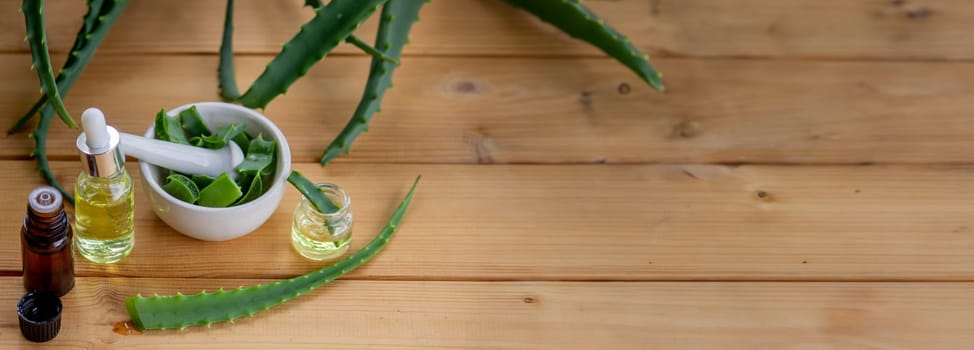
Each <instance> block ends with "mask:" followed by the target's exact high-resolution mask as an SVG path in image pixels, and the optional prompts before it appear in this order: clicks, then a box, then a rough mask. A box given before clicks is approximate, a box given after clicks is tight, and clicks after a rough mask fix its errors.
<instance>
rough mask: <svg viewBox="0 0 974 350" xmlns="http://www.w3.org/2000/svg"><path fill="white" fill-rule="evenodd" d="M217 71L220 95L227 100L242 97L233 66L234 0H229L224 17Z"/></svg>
mask: <svg viewBox="0 0 974 350" xmlns="http://www.w3.org/2000/svg"><path fill="white" fill-rule="evenodd" d="M216 73H217V76H218V78H219V81H220V82H219V89H220V96H222V97H223V99H224V100H227V101H236V100H237V99H238V98H240V90H239V89H237V78H236V74H235V73H234V68H233V0H227V11H226V17H225V18H224V19H223V40H222V41H221V42H220V65H219V66H218V67H217V72H216Z"/></svg>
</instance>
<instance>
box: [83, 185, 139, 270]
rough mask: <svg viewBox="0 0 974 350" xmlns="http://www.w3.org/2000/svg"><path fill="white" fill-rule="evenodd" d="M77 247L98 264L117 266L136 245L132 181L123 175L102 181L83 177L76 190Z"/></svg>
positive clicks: (87, 257)
mask: <svg viewBox="0 0 974 350" xmlns="http://www.w3.org/2000/svg"><path fill="white" fill-rule="evenodd" d="M74 193H75V209H74V210H75V231H74V232H75V240H74V241H75V247H76V249H77V251H78V253H80V254H81V256H83V257H85V258H86V259H88V260H91V261H93V262H96V263H113V262H117V261H119V260H122V258H124V257H125V256H127V255H129V253H131V252H132V247H133V246H134V245H135V198H134V193H133V190H132V178H131V177H130V176H129V175H128V174H127V173H126V172H125V171H122V172H120V173H119V174H116V176H112V177H109V178H100V177H92V176H88V175H87V174H85V173H82V174H81V176H79V178H78V184H77V185H76V186H75V192H74Z"/></svg>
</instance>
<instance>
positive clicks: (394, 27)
mask: <svg viewBox="0 0 974 350" xmlns="http://www.w3.org/2000/svg"><path fill="white" fill-rule="evenodd" d="M427 2H429V0H390V1H389V2H388V3H386V5H385V6H384V7H383V8H382V14H381V19H380V22H379V30H378V33H376V38H375V47H376V48H378V49H379V50H382V51H383V52H385V54H386V55H387V56H389V57H392V58H395V59H397V60H398V59H400V58H401V57H402V49H403V47H404V46H406V43H407V42H408V41H409V38H408V36H409V30H410V29H412V26H413V23H414V22H416V21H417V20H419V10H420V9H421V8H422V7H423V5H424V4H426V3H427ZM395 69H396V65H394V64H392V63H389V62H386V61H383V60H380V59H376V58H373V59H372V66H371V68H370V69H369V79H368V81H367V82H366V83H365V92H364V93H363V94H362V99H361V101H360V102H359V104H358V107H357V108H355V113H354V114H353V115H352V118H351V119H350V120H349V121H348V123H347V124H346V125H345V128H344V129H342V131H341V132H340V133H339V134H338V136H336V137H335V139H334V140H333V141H332V142H331V144H329V145H328V148H326V149H325V151H324V153H323V154H322V156H321V164H322V165H325V164H327V163H328V162H330V161H331V160H332V159H334V158H335V157H338V156H339V155H341V154H343V153H348V152H349V150H350V149H351V147H352V142H355V138H357V137H358V135H360V134H361V133H362V132H365V131H366V130H368V128H369V121H371V120H372V116H373V115H375V113H377V112H378V111H379V106H380V105H381V104H382V96H383V95H384V94H385V92H386V90H388V89H389V88H391V87H392V73H393V71H394V70H395Z"/></svg>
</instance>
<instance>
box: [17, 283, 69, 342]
mask: <svg viewBox="0 0 974 350" xmlns="http://www.w3.org/2000/svg"><path fill="white" fill-rule="evenodd" d="M17 317H19V318H20V333H22V334H23V335H24V338H27V340H30V341H33V342H39V343H40V342H46V341H48V340H51V339H54V337H56V336H57V334H58V332H59V331H61V299H58V297H57V294H54V293H46V292H29V293H27V294H24V296H23V297H21V298H20V301H19V302H17Z"/></svg>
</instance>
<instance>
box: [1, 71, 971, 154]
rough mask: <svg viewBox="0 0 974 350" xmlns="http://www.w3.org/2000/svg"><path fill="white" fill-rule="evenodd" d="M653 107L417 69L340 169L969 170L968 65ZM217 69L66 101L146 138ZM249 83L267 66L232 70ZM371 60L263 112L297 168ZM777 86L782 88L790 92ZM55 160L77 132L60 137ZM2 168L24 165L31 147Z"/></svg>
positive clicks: (606, 86)
mask: <svg viewBox="0 0 974 350" xmlns="http://www.w3.org/2000/svg"><path fill="white" fill-rule="evenodd" d="M660 62H661V64H662V66H663V67H665V68H667V69H668V70H672V71H673V72H674V74H671V75H668V79H669V88H670V90H668V91H667V92H666V93H665V94H658V93H656V92H654V91H651V90H650V89H649V88H648V87H646V86H643V84H640V83H639V82H638V80H637V79H636V78H635V77H634V76H633V75H632V74H631V73H630V72H628V71H627V70H626V69H625V68H624V67H622V66H620V65H617V64H614V63H612V62H610V61H609V60H606V59H578V60H562V59H530V58H505V59H472V58H432V57H409V58H407V59H406V60H405V65H404V66H403V67H402V69H401V70H398V71H397V75H396V79H395V83H396V88H394V89H393V90H391V91H390V92H389V94H388V95H387V98H386V99H385V101H384V103H383V112H382V113H381V114H379V115H377V116H376V118H375V121H374V123H373V125H372V128H371V131H370V132H369V133H366V134H364V135H363V136H362V137H360V138H359V139H358V141H356V143H355V145H354V147H353V150H352V153H351V154H350V155H347V156H344V157H340V158H338V160H337V162H383V163H386V162H395V163H646V162H678V163H684V162H706V163H710V162H720V163H787V164H803V163H829V164H860V163H883V162H893V163H944V162H951V163H969V162H971V161H972V160H974V157H972V156H971V155H970V152H968V151H967V150H969V149H972V148H974V138H971V137H970V135H971V134H972V133H974V126H972V125H974V124H972V123H970V122H969V121H970V120H969V119H970V118H969V116H968V113H967V111H969V110H970V109H972V108H974V64H971V63H902V62H899V63H897V62H887V63H877V62H820V61H787V60H777V61H754V60H685V59H681V60H661V61H660ZM216 63H217V62H216V58H215V57H211V56H164V57H150V56H103V57H99V58H98V59H96V60H95V61H94V63H93V64H92V66H91V68H90V69H89V71H88V73H87V74H86V75H85V76H84V77H82V78H81V80H80V81H79V83H78V84H77V87H76V88H75V89H74V91H73V92H72V93H71V95H70V97H69V98H68V100H67V105H68V107H69V109H70V111H71V112H72V113H73V114H75V115H80V113H81V111H82V110H83V109H84V108H87V107H89V106H99V107H100V108H102V109H103V110H105V111H106V113H108V116H109V118H110V122H112V123H114V124H116V125H117V126H118V127H119V128H120V129H121V130H123V131H128V132H132V133H141V132H142V130H144V129H145V128H146V127H147V126H148V125H149V124H150V123H151V121H152V118H153V117H154V115H155V112H157V111H158V110H159V109H160V108H162V107H168V108H172V107H176V106H178V105H182V104H185V103H190V102H193V101H207V100H218V99H219V98H218V95H217V90H216V89H217V82H216V75H215V71H216V67H215V66H216ZM237 63H238V67H239V71H240V78H241V83H244V82H246V83H245V84H244V85H249V82H250V81H251V80H252V79H253V78H254V77H255V76H256V75H257V74H258V73H259V72H260V71H261V69H263V65H264V64H265V63H266V59H265V58H260V57H244V58H241V59H239V60H238V62H237ZM367 65H368V59H366V58H364V57H361V58H360V57H333V58H331V59H329V60H328V61H325V62H324V63H323V64H322V65H319V66H316V67H315V68H314V69H312V70H311V72H310V74H309V75H308V76H307V77H305V78H304V79H302V80H301V81H299V82H298V83H297V84H295V86H294V87H293V88H292V89H291V90H290V93H289V94H288V95H287V96H283V97H281V98H279V99H278V100H276V101H274V103H272V104H271V105H270V107H269V108H268V109H267V110H266V114H267V115H268V116H270V117H271V118H272V119H274V120H275V121H276V122H277V124H278V125H279V126H280V127H281V129H282V130H283V131H284V133H285V134H286V135H287V136H288V139H289V142H290V144H291V147H292V151H293V153H294V157H295V159H296V160H297V161H304V162H312V161H316V160H317V159H318V157H319V155H320V154H321V152H322V150H323V149H324V148H325V146H326V145H327V144H328V143H329V142H330V141H331V139H332V137H333V136H334V135H336V134H337V132H338V130H340V129H341V128H342V127H343V126H344V125H345V123H346V121H347V119H348V117H349V116H350V115H351V113H352V111H353V109H354V108H355V106H356V104H357V103H358V101H359V98H360V97H361V93H362V92H361V89H362V85H363V84H364V75H365V74H366V70H367ZM27 66H29V58H28V56H27V55H20V54H16V55H0V76H4V77H6V78H7V80H6V81H7V82H8V83H7V84H3V85H2V86H0V126H3V127H6V126H8V125H10V124H12V123H13V120H15V119H16V118H17V117H19V116H20V115H21V114H22V113H23V112H24V111H26V110H27V109H28V108H29V106H30V104H31V103H32V102H33V99H34V98H35V97H36V91H35V90H34V89H32V88H27V87H30V86H36V84H37V77H36V75H34V74H33V73H32V72H31V71H30V70H28V69H26V67H27ZM782 77H787V79H783V78H782ZM52 130H53V131H52V134H51V137H50V140H49V142H48V145H49V149H50V153H51V154H52V156H54V157H56V158H58V159H70V160H74V159H76V157H77V156H76V147H75V145H74V141H75V137H76V135H77V131H76V130H69V129H67V128H65V127H64V126H63V125H60V123H58V125H55V126H54V127H53V128H52ZM0 145H3V147H0V157H3V158H6V159H10V158H19V159H23V157H24V156H26V155H27V154H28V153H29V151H30V149H31V148H32V147H33V143H32V142H31V140H29V139H27V138H26V137H24V136H22V135H16V136H8V137H6V138H4V139H0Z"/></svg>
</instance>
